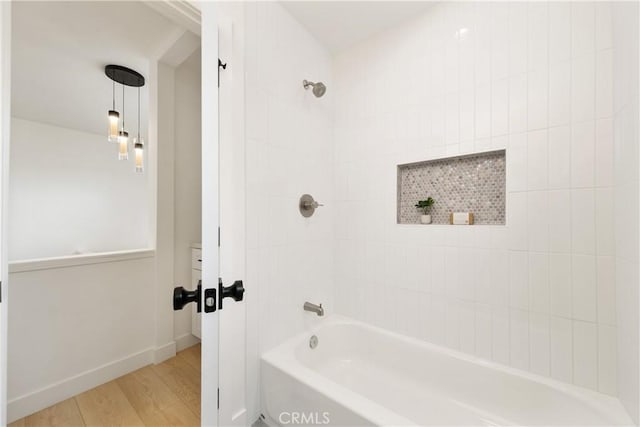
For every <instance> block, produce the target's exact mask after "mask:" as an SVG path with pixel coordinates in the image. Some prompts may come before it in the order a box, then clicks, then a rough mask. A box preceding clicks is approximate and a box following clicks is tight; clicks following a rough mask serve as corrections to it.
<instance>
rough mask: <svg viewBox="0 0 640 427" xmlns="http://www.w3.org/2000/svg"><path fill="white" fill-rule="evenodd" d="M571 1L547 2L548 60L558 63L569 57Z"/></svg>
mask: <svg viewBox="0 0 640 427" xmlns="http://www.w3.org/2000/svg"><path fill="white" fill-rule="evenodd" d="M569 22H571V3H569V2H550V3H549V40H550V43H549V61H550V62H551V63H552V64H553V63H558V62H562V61H566V60H568V59H569V58H571V25H567V24H568V23H569Z"/></svg>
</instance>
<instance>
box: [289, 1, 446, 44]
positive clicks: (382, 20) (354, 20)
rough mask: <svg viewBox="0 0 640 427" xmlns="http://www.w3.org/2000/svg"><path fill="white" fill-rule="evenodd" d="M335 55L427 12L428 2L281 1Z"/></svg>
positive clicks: (429, 3) (430, 3) (429, 4)
mask: <svg viewBox="0 0 640 427" xmlns="http://www.w3.org/2000/svg"><path fill="white" fill-rule="evenodd" d="M281 3H282V5H283V6H284V7H285V8H286V9H287V10H288V11H289V12H290V13H291V14H292V15H293V16H294V17H295V18H296V19H297V20H298V21H299V22H300V23H301V24H302V25H304V26H305V27H306V28H307V30H309V32H310V33H311V34H313V35H314V36H315V38H316V39H317V40H318V41H319V42H320V43H322V44H323V45H324V46H325V47H327V49H329V51H330V52H331V53H333V54H337V53H339V52H340V51H342V50H344V49H346V48H349V47H351V46H353V45H354V44H356V43H358V42H360V41H363V40H365V39H366V38H368V37H371V36H372V35H374V34H377V33H379V32H381V31H384V30H386V29H387V28H390V27H393V26H394V25H397V24H399V23H401V22H402V21H404V20H407V19H410V18H411V17H412V16H414V15H416V14H418V13H421V12H423V11H425V10H426V9H427V8H429V7H430V6H431V5H433V4H434V3H433V2H428V1H282V2H281Z"/></svg>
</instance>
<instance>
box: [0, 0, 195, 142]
mask: <svg viewBox="0 0 640 427" xmlns="http://www.w3.org/2000/svg"><path fill="white" fill-rule="evenodd" d="M12 12H13V16H12V18H13V21H12V24H13V27H12V31H13V32H12V57H11V59H12V76H11V78H12V94H11V95H12V110H13V111H12V115H13V116H15V117H20V118H23V119H28V120H35V121H39V122H43V123H48V124H53V125H56V126H62V127H67V128H71V129H78V130H82V131H86V132H91V133H97V134H102V133H104V134H106V130H107V111H108V110H109V109H111V103H112V102H111V100H112V82H111V80H109V79H108V78H107V77H106V76H105V74H104V66H105V65H107V64H119V65H124V66H127V67H130V68H133V69H135V70H136V71H138V72H140V73H141V74H142V75H144V76H145V77H148V74H149V59H150V58H155V57H157V56H158V55H159V54H160V53H161V52H162V51H163V50H165V49H166V48H167V47H168V46H170V45H171V44H172V42H174V41H175V40H177V39H178V38H179V37H180V36H181V35H182V34H183V33H184V30H183V29H181V28H179V27H178V26H177V25H176V24H174V23H173V22H171V21H169V20H168V19H167V18H165V17H164V16H162V15H160V14H159V13H157V12H155V11H154V10H152V9H150V8H149V7H147V6H145V5H144V4H142V3H141V2H117V1H114V2H108V1H104V2H84V1H83V2H51V1H49V2H47V1H44V2H14V3H13V7H12ZM146 89H147V87H146V86H145V87H144V88H142V91H141V96H142V108H141V110H142V123H143V126H142V127H143V132H144V133H146V126H145V124H146V120H145V118H146V117H147V114H146V112H147V102H145V101H146V100H147V90H146ZM125 99H126V101H127V102H126V106H125V107H126V108H125V113H126V117H125V119H126V124H127V130H128V131H129V134H130V135H132V136H133V135H134V133H135V130H136V129H135V127H136V125H137V117H136V110H137V90H136V89H134V88H127V91H126V95H125ZM121 100H122V88H121V87H120V86H119V85H116V107H117V110H118V111H120V113H121V117H122V101H121Z"/></svg>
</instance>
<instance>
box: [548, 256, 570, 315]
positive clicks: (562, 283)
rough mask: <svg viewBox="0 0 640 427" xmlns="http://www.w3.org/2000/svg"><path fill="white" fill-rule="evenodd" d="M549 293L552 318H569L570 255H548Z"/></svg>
mask: <svg viewBox="0 0 640 427" xmlns="http://www.w3.org/2000/svg"><path fill="white" fill-rule="evenodd" d="M549 293H550V303H551V313H552V314H553V315H554V316H559V317H565V318H571V317H572V313H573V309H572V292H571V255H570V254H557V253H550V254H549Z"/></svg>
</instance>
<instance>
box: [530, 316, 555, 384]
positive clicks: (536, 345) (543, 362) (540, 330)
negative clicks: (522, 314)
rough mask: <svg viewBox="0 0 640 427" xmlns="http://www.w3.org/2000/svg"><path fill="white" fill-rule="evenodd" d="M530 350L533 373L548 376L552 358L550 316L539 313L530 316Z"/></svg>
mask: <svg viewBox="0 0 640 427" xmlns="http://www.w3.org/2000/svg"><path fill="white" fill-rule="evenodd" d="M529 348H530V349H531V360H530V369H531V372H534V373H536V374H540V375H545V376H548V375H549V372H550V358H551V345H550V326H549V316H548V315H546V314H539V313H531V314H530V315H529Z"/></svg>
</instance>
